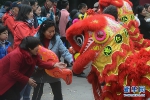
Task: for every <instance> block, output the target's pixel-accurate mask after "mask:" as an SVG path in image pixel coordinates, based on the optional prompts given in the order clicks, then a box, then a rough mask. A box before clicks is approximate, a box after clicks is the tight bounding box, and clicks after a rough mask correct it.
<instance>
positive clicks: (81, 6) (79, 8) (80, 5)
mask: <svg viewBox="0 0 150 100" xmlns="http://www.w3.org/2000/svg"><path fill="white" fill-rule="evenodd" d="M85 7H87V5H86V4H85V3H81V4H79V6H78V10H81V9H82V8H85Z"/></svg>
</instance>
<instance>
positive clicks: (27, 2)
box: [21, 0, 30, 5]
mask: <svg viewBox="0 0 150 100" xmlns="http://www.w3.org/2000/svg"><path fill="white" fill-rule="evenodd" d="M21 4H26V5H30V2H29V0H22V1H21Z"/></svg>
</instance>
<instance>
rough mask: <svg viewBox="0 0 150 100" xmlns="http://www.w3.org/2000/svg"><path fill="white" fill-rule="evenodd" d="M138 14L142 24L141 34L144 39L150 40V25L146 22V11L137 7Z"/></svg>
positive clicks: (140, 27)
mask: <svg viewBox="0 0 150 100" xmlns="http://www.w3.org/2000/svg"><path fill="white" fill-rule="evenodd" d="M136 12H137V14H138V18H139V20H140V23H141V24H140V26H139V29H140V33H141V34H143V37H144V39H150V23H148V22H146V20H145V16H146V14H147V12H146V9H145V8H144V7H143V6H137V8H136Z"/></svg>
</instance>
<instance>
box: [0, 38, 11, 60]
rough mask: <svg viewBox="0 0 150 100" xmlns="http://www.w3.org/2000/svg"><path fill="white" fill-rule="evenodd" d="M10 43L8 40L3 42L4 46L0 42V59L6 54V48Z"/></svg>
mask: <svg viewBox="0 0 150 100" xmlns="http://www.w3.org/2000/svg"><path fill="white" fill-rule="evenodd" d="M10 45H11V43H10V42H9V41H6V42H5V48H4V47H3V46H2V43H0V59H2V58H3V57H4V56H6V54H7V49H8V47H9V46H10Z"/></svg>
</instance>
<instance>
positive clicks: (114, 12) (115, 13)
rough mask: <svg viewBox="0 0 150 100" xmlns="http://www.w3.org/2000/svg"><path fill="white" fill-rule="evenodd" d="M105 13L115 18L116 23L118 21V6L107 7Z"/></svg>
mask: <svg viewBox="0 0 150 100" xmlns="http://www.w3.org/2000/svg"><path fill="white" fill-rule="evenodd" d="M103 13H104V14H110V15H112V16H114V17H115V20H116V21H117V19H118V11H117V7H116V6H113V5H110V6H108V7H106V8H105V9H104V10H103Z"/></svg>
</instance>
